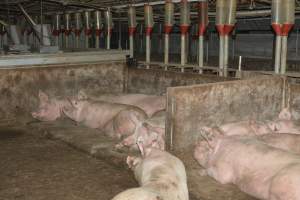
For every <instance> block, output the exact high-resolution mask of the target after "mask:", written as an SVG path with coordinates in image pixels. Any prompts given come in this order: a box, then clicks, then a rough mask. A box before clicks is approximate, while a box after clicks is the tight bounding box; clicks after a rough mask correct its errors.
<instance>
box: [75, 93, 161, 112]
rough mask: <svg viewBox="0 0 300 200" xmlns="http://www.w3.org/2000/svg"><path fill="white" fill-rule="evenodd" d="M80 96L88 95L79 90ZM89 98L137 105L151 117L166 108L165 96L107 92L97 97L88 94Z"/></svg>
mask: <svg viewBox="0 0 300 200" xmlns="http://www.w3.org/2000/svg"><path fill="white" fill-rule="evenodd" d="M80 93H81V95H82V96H86V97H88V95H86V94H85V93H84V92H83V91H80ZM89 98H90V99H93V100H97V101H106V102H111V103H120V104H127V105H132V106H136V107H139V108H140V109H142V110H144V111H145V112H146V114H147V116H148V117H152V116H153V115H154V114H155V113H156V112H158V111H164V110H165V109H166V97H165V96H156V95H145V94H114V95H112V94H108V95H100V96H97V97H94V96H89Z"/></svg>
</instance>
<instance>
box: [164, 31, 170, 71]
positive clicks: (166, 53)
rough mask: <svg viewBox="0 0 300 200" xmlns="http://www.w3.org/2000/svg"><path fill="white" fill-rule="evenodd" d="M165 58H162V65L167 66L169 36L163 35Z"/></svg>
mask: <svg viewBox="0 0 300 200" xmlns="http://www.w3.org/2000/svg"><path fill="white" fill-rule="evenodd" d="M164 53H165V56H164V63H165V64H166V65H167V64H168V63H169V34H165V52H164ZM165 69H166V70H167V69H168V67H167V66H166V67H165Z"/></svg>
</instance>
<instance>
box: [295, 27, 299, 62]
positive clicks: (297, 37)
mask: <svg viewBox="0 0 300 200" xmlns="http://www.w3.org/2000/svg"><path fill="white" fill-rule="evenodd" d="M298 41H299V28H297V35H296V56H298Z"/></svg>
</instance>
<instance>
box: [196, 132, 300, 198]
mask: <svg viewBox="0 0 300 200" xmlns="http://www.w3.org/2000/svg"><path fill="white" fill-rule="evenodd" d="M203 135H204V138H205V140H199V141H198V143H197V145H196V148H195V151H194V157H195V159H196V160H197V161H198V162H199V164H200V165H202V166H203V167H204V168H205V170H206V172H207V174H208V175H209V176H211V177H213V178H214V179H215V180H217V181H218V182H220V183H222V184H228V183H233V184H236V185H237V186H238V187H239V188H240V189H241V190H242V191H244V192H246V193H248V194H250V195H252V196H254V197H256V198H259V199H264V200H300V190H299V188H300V156H299V155H296V154H292V153H289V152H287V151H284V150H281V149H278V148H274V147H271V146H269V145H267V144H265V143H264V142H262V141H259V140H257V139H255V137H251V136H250V137H249V136H224V135H220V134H209V133H205V134H203Z"/></svg>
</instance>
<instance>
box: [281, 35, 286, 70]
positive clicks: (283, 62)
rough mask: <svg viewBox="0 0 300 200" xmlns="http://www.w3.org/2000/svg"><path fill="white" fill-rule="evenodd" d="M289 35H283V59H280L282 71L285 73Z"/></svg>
mask: <svg viewBox="0 0 300 200" xmlns="http://www.w3.org/2000/svg"><path fill="white" fill-rule="evenodd" d="M287 39H288V37H287V36H281V60H280V72H281V74H285V72H286V57H287Z"/></svg>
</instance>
